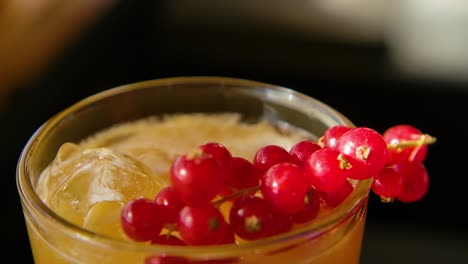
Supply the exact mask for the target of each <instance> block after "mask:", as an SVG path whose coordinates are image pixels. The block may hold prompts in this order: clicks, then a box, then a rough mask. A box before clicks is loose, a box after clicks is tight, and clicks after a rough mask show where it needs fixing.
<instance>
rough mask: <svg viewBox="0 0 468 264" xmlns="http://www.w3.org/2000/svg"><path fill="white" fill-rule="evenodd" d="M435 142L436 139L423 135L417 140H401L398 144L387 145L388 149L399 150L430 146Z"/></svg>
mask: <svg viewBox="0 0 468 264" xmlns="http://www.w3.org/2000/svg"><path fill="white" fill-rule="evenodd" d="M435 142H436V138H435V137H433V136H431V135H428V134H423V135H421V136H420V137H419V138H418V139H414V140H402V141H400V142H398V143H391V144H387V147H388V149H401V148H409V147H420V146H423V145H430V144H434V143H435Z"/></svg>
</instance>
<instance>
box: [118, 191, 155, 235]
mask: <svg viewBox="0 0 468 264" xmlns="http://www.w3.org/2000/svg"><path fill="white" fill-rule="evenodd" d="M120 220H121V224H122V228H123V230H124V232H125V234H126V235H127V236H128V237H129V238H131V239H133V240H135V241H149V240H152V239H154V238H155V237H157V236H158V235H159V233H160V232H161V229H162V227H163V222H162V211H161V208H160V206H159V205H158V204H156V203H155V202H154V201H151V200H149V199H146V198H137V199H134V200H131V201H129V202H128V203H127V204H125V206H124V208H123V209H122V213H121V217H120Z"/></svg>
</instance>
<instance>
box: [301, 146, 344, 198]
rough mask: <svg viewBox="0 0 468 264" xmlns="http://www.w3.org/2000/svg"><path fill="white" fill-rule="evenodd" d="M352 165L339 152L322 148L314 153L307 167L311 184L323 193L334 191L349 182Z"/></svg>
mask: <svg viewBox="0 0 468 264" xmlns="http://www.w3.org/2000/svg"><path fill="white" fill-rule="evenodd" d="M350 168H351V164H350V163H349V161H348V159H347V158H346V157H345V156H344V155H342V154H341V153H340V152H338V151H337V150H334V149H331V148H322V149H319V150H317V151H315V152H314V153H312V154H311V155H310V157H309V159H308V160H307V163H306V165H305V169H306V171H307V172H308V173H309V175H310V176H309V178H310V183H312V185H313V186H314V187H315V188H316V189H318V190H322V191H333V190H336V189H337V188H338V187H340V186H341V185H343V184H344V182H346V181H347V177H348V174H349V172H348V170H349V169H350Z"/></svg>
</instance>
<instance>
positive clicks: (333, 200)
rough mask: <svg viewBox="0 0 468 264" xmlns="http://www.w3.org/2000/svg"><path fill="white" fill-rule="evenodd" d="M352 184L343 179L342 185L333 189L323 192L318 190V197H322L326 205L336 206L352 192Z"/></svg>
mask: <svg viewBox="0 0 468 264" xmlns="http://www.w3.org/2000/svg"><path fill="white" fill-rule="evenodd" d="M353 190H354V188H353V185H352V184H351V183H350V182H348V181H345V182H344V184H343V185H341V186H340V187H339V188H337V189H336V190H334V191H330V192H324V191H320V190H318V193H319V195H320V197H321V198H322V199H323V201H324V202H325V204H326V205H328V206H330V207H333V208H336V207H338V206H339V205H340V204H341V203H342V202H343V201H344V200H346V198H348V196H349V195H350V194H351V193H352V192H353Z"/></svg>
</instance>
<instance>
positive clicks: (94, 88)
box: [0, 0, 468, 264]
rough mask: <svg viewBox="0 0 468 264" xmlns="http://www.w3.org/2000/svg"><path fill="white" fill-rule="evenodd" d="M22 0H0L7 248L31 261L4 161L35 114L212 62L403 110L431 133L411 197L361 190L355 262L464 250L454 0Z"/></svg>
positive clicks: (347, 106) (465, 64) (44, 115)
mask: <svg viewBox="0 0 468 264" xmlns="http://www.w3.org/2000/svg"><path fill="white" fill-rule="evenodd" d="M20 2H21V3H23V2H24V3H26V2H28V1H17V2H15V3H16V4H15V3H14V1H8V0H7V1H5V2H3V3H0V34H1V35H0V91H1V92H0V95H1V99H2V100H0V126H1V128H0V133H1V134H0V136H1V138H3V143H2V148H1V151H0V154H1V156H0V158H1V162H0V166H1V171H2V172H3V177H2V192H1V193H2V194H1V195H2V196H3V201H4V208H6V212H5V211H4V213H3V214H2V227H3V228H2V230H3V231H2V233H4V234H5V235H6V236H2V237H4V242H6V247H4V248H5V250H6V251H5V252H6V257H7V259H11V260H15V262H19V263H27V262H28V261H29V262H32V257H31V252H30V248H29V243H28V238H27V234H26V229H25V225H24V220H23V216H22V212H21V207H20V201H19V196H18V194H17V189H16V186H15V169H16V168H15V166H16V163H17V160H18V157H19V155H20V152H21V149H22V147H23V146H24V144H25V143H26V141H27V140H28V138H29V137H30V136H31V135H32V134H33V132H34V131H35V130H36V129H37V128H38V127H39V126H40V125H41V124H42V123H43V122H45V121H46V120H47V119H48V118H50V117H51V116H52V115H53V114H55V113H57V112H58V111H60V110H63V109H64V108H66V107H67V106H69V105H71V104H72V103H75V102H76V101H78V100H81V99H83V98H85V97H86V96H89V95H92V94H94V93H96V92H99V91H102V90H105V89H108V88H112V87H115V86H118V85H122V84H127V83H131V82H136V81H142V80H148V79H156V78H163V77H175V76H186V75H218V76H228V77H237V78H245V79H252V80H256V81H262V82H268V83H272V84H277V85H280V86H285V87H289V88H292V89H295V90H298V91H300V92H303V93H305V94H308V95H310V96H312V97H315V98H317V99H319V100H322V101H323V102H325V103H327V104H329V105H330V106H332V107H333V108H335V109H337V110H338V111H340V112H342V113H344V114H345V115H346V116H347V117H348V118H350V119H351V120H352V121H353V122H354V123H355V124H356V125H358V126H368V127H372V128H374V129H376V130H377V131H380V132H383V131H384V130H385V129H386V128H388V127H390V126H392V125H395V124H399V123H408V124H412V125H414V126H416V127H418V128H420V129H421V130H422V131H423V132H426V133H429V134H431V135H433V136H435V137H437V139H438V141H437V143H436V144H435V145H433V146H430V148H429V154H428V157H427V160H426V163H425V164H426V167H427V169H428V171H429V175H430V177H431V178H430V179H431V183H430V189H429V192H428V194H427V196H426V197H425V198H424V199H423V200H422V201H420V202H418V203H415V204H402V203H398V202H395V203H392V204H383V203H381V202H380V201H379V199H378V198H377V197H376V196H374V195H371V197H370V202H369V212H368V218H367V219H368V222H367V227H366V231H365V237H364V244H363V251H362V263H363V264H367V263H380V264H385V263H400V264H403V263H416V262H417V263H468V251H467V248H468V227H467V224H466V220H465V219H466V218H465V217H463V216H462V215H461V214H462V213H464V212H465V211H466V208H467V206H466V203H465V199H466V190H467V186H468V179H467V178H468V177H467V175H466V167H465V162H466V161H465V159H466V149H467V147H468V145H467V143H466V140H465V139H464V138H465V135H466V134H468V129H467V125H466V122H467V121H466V117H465V115H466V113H467V103H468V101H467V100H468V80H467V77H468V75H467V73H468V48H467V47H468V34H467V33H468V32H467V31H468V5H467V4H464V2H462V1H448V2H449V3H445V2H442V1H416V0H411V1H352V0H348V1H344V0H342V1H339V0H333V1H332V0H330V1H266V0H265V1H215V0H212V1H207V0H205V1H143V0H142V1H128V0H127V1H118V2H114V1H111V0H107V1H89V0H87V1H81V2H79V1H69V2H68V1H50V2H51V3H49V4H46V1H44V0H40V1H37V2H35V5H36V8H37V9H38V10H40V11H41V12H39V11H38V12H36V13H34V12H32V11H31V12H29V11H28V10H33V7H34V6H33V7H31V6H28V7H21V6H19V3H20ZM30 2H31V3H32V1H30ZM52 2H54V3H52ZM55 2H59V3H55ZM388 2H391V3H388ZM40 3H43V6H40ZM77 3H79V4H77ZM444 3H445V4H444ZM15 5H16V6H15ZM73 5H74V6H73ZM23 11H24V12H26V11H28V12H29V14H30V17H33V18H31V19H30V20H27V19H29V18H28V17H27V16H26V15H25V16H24V17H22V15H21V12H23ZM15 19H16V20H15ZM26 20H27V21H26ZM24 21H26V22H24ZM50 21H52V22H50ZM22 23H23V24H22ZM13 29H14V30H13ZM465 44H466V45H465ZM4 244H5V243H4Z"/></svg>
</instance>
